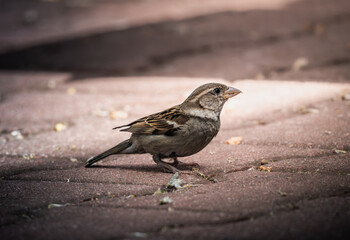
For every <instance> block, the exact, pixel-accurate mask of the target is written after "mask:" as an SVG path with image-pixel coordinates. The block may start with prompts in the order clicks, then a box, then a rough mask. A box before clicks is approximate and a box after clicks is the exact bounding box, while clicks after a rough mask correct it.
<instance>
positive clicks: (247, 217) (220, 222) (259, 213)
mask: <svg viewBox="0 0 350 240" xmlns="http://www.w3.org/2000/svg"><path fill="white" fill-rule="evenodd" d="M349 192H350V191H349ZM347 196H348V195H347ZM347 196H344V197H347ZM333 197H339V196H338V195H332V196H327V197H318V198H313V199H303V200H300V201H298V203H301V202H303V201H305V200H306V201H314V200H317V199H328V198H333ZM292 204H293V203H292ZM293 206H294V207H293V208H287V207H286V206H284V207H283V206H280V208H279V209H277V210H274V211H257V212H254V213H250V214H246V215H243V216H240V217H235V218H228V219H223V220H218V221H214V222H207V223H203V222H201V223H193V224H172V225H164V226H162V227H160V228H158V230H156V231H152V232H146V233H147V234H155V233H160V232H162V231H163V230H164V229H182V228H185V227H193V226H200V227H206V226H218V225H225V224H232V223H238V222H245V221H252V220H256V219H259V218H262V217H267V216H271V215H277V214H281V213H284V212H291V211H296V210H299V207H298V206H297V204H293ZM175 211H177V209H175ZM186 211H187V210H186ZM215 213H220V212H217V211H215ZM225 213H227V211H225Z"/></svg>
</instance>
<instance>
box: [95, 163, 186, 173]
mask: <svg viewBox="0 0 350 240" xmlns="http://www.w3.org/2000/svg"><path fill="white" fill-rule="evenodd" d="M89 168H107V169H123V170H133V171H138V172H153V173H157V172H159V173H164V171H163V170H162V169H161V168H160V167H158V166H157V165H93V166H91V167H89ZM177 168H178V169H179V170H191V169H192V168H190V167H189V166H178V167H177Z"/></svg>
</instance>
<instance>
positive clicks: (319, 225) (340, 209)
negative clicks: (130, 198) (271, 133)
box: [150, 197, 350, 239]
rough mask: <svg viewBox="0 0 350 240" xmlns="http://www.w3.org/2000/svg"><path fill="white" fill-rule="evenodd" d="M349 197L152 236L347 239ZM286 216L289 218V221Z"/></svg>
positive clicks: (172, 230) (349, 214) (334, 198)
mask: <svg viewBox="0 0 350 240" xmlns="http://www.w3.org/2000/svg"><path fill="white" fill-rule="evenodd" d="M349 201H350V199H349V197H345V198H342V197H330V198H320V199H316V200H306V201H302V202H300V203H299V204H298V208H297V209H294V210H293V209H291V210H289V211H288V210H287V211H282V212H277V213H275V212H271V213H270V214H266V215H263V216H257V217H252V218H248V219H241V220H239V221H232V222H231V223H230V222H228V223H226V224H225V223H224V224H222V225H221V226H217V225H216V224H215V225H214V224H212V225H211V224H207V225H196V226H187V227H183V228H174V229H168V230H167V231H165V232H163V233H155V234H154V235H151V237H150V239H168V238H169V237H172V236H176V237H177V238H179V239H193V238H198V239H201V238H205V239H218V238H219V239H231V238H235V239H266V238H268V239H297V238H298V239H325V238H332V239H344V238H346V236H347V235H348V234H349V230H348V225H347V222H348V221H349V219H350V209H349V203H350V202H349ZM285 219H290V222H289V221H288V222H286V221H285Z"/></svg>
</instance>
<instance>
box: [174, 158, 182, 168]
mask: <svg viewBox="0 0 350 240" xmlns="http://www.w3.org/2000/svg"><path fill="white" fill-rule="evenodd" d="M173 159H174V162H173V166H177V165H179V163H181V162H180V161H179V160H177V157H173Z"/></svg>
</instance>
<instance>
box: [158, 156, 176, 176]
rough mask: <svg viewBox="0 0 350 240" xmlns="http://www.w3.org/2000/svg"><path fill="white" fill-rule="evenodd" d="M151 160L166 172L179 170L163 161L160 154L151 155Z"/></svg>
mask: <svg viewBox="0 0 350 240" xmlns="http://www.w3.org/2000/svg"><path fill="white" fill-rule="evenodd" d="M153 161H154V162H155V163H156V164H157V165H158V166H160V167H161V168H162V169H163V170H164V171H166V172H172V173H176V172H180V170H179V169H177V168H176V167H173V166H171V165H170V164H169V163H166V162H163V161H162V159H161V157H160V155H158V154H155V155H153Z"/></svg>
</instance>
